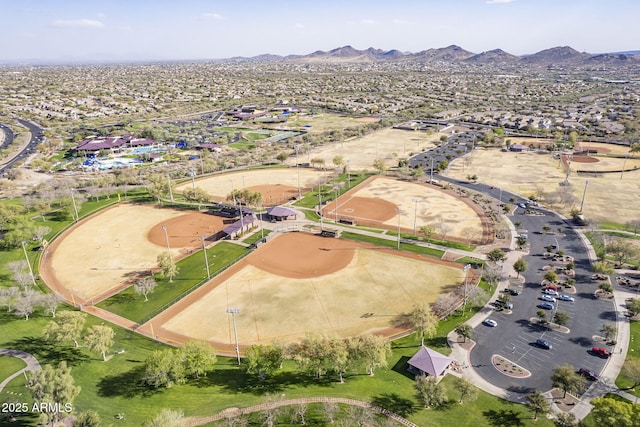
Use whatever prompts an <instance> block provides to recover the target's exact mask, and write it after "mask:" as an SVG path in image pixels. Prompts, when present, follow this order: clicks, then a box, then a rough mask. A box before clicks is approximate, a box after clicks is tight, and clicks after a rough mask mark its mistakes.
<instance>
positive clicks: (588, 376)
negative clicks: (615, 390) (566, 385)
mask: <svg viewBox="0 0 640 427" xmlns="http://www.w3.org/2000/svg"><path fill="white" fill-rule="evenodd" d="M578 375H582V376H583V377H585V378H586V379H588V380H591V381H597V380H598V374H596V373H595V372H593V371H590V370H589V369H587V368H580V369H579V370H578Z"/></svg>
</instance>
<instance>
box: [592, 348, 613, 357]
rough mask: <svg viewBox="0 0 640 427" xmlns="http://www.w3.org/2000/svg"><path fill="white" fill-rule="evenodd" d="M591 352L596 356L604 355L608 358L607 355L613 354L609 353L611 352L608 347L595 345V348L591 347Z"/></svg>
mask: <svg viewBox="0 0 640 427" xmlns="http://www.w3.org/2000/svg"><path fill="white" fill-rule="evenodd" d="M591 353H593V354H595V355H596V356H600V357H602V358H605V359H606V358H607V357H609V356H611V353H609V352H608V351H607V349H606V348H604V347H593V348H592V349H591Z"/></svg>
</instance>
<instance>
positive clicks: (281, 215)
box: [267, 206, 298, 221]
mask: <svg viewBox="0 0 640 427" xmlns="http://www.w3.org/2000/svg"><path fill="white" fill-rule="evenodd" d="M267 215H269V218H270V219H275V220H278V221H282V220H285V219H289V217H293V218H295V217H296V216H297V215H298V213H297V212H296V211H295V210H293V209H291V208H285V207H284V206H273V207H271V208H269V209H267Z"/></svg>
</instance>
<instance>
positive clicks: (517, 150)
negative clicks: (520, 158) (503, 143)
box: [509, 144, 529, 153]
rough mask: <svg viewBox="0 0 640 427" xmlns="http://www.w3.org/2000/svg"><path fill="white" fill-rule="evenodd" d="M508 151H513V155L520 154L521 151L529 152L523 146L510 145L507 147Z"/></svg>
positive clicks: (527, 148)
mask: <svg viewBox="0 0 640 427" xmlns="http://www.w3.org/2000/svg"><path fill="white" fill-rule="evenodd" d="M509 151H513V152H515V153H521V152H523V151H529V147H527V146H526V145H523V144H512V145H510V146H509Z"/></svg>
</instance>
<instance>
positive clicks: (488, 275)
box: [482, 265, 506, 287]
mask: <svg viewBox="0 0 640 427" xmlns="http://www.w3.org/2000/svg"><path fill="white" fill-rule="evenodd" d="M482 278H483V279H484V280H485V281H486V282H487V283H489V285H491V287H494V286H496V285H497V284H498V282H499V281H501V280H505V279H506V277H505V276H504V274H503V273H502V269H501V268H499V267H497V266H495V265H488V266H487V268H485V269H484V271H483V272H482Z"/></svg>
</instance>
